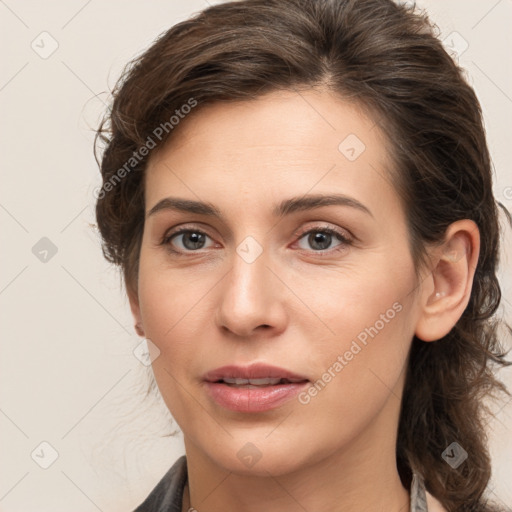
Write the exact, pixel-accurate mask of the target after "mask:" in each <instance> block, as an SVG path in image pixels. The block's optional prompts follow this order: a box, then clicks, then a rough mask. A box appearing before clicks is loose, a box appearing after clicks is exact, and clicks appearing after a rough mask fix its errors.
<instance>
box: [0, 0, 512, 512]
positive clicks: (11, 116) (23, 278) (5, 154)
mask: <svg viewBox="0 0 512 512" xmlns="http://www.w3.org/2000/svg"><path fill="white" fill-rule="evenodd" d="M207 4H208V2H206V1H204V0H188V1H184V0H165V1H163V0H155V1H153V2H143V1H142V0H139V1H135V0H132V1H124V2H119V1H116V2H114V1H108V2H107V1H98V0H89V1H87V0H73V1H64V0H54V1H51V2H40V1H36V0H25V1H21V0H5V1H4V0H0V34H1V46H0V47H1V48H2V58H3V64H2V67H1V71H0V105H1V121H2V123H1V130H2V138H1V139H2V145H1V158H2V160H1V162H2V164H1V170H2V187H1V189H0V220H1V226H2V229H1V243H2V249H3V251H2V252H3V257H2V265H1V275H0V308H1V312H2V317H1V318H2V324H1V328H2V347H1V351H2V352H1V360H0V385H1V387H0V432H1V445H0V447H1V455H0V457H1V460H2V468H1V471H0V510H1V511H3V512H17V511H23V512H27V511H35V510H37V511H38V512H46V511H48V512H49V511H51V512H69V511H70V510H73V511H75V512H88V511H96V510H100V511H112V512H116V511H119V512H120V511H127V510H132V509H133V508H134V507H135V506H136V505H137V504H138V503H139V502H140V501H141V500H142V499H143V498H144V497H145V496H146V495H147V493H148V492H149V491H150V490H151V489H152V488H153V486H154V485H155V483H156V482H157V481H158V480H159V479H160V477H161V476H162V475H163V474H164V472H165V471H166V470H167V469H168V467H169V466H170V464H171V463H172V462H173V461H174V460H175V459H176V457H177V456H178V455H180V454H182V453H183V445H182V439H181V437H180V434H179V432H178V434H177V435H176V436H174V437H163V434H166V433H168V432H170V431H172V429H173V428H177V427H175V426H174V427H173V426H171V427H169V426H168V425H169V423H170V421H169V418H168V416H167V415H166V411H165V409H164V408H163V406H162V404H161V403H159V402H158V399H154V398H149V399H145V398H144V390H145V385H146V382H147V378H148V368H146V367H145V366H144V365H143V364H141V363H140V362H139V360H138V359H136V357H135V356H134V355H133V350H134V349H135V348H136V347H137V345H138V343H139V338H138V337H137V336H136V335H135V334H134V332H133V326H132V319H131V317H130V314H129V308H128V305H127V301H126V300H125V298H124V295H123V292H122V290H121V288H120V286H119V283H120V281H119V277H118V275H117V273H116V271H115V270H114V269H112V268H109V266H108V265H107V264H106V263H105V262H104V260H103V259H102V255H101V250H100V246H99V241H98V237H97V234H96V232H95V230H94V228H93V227H92V224H93V223H94V215H93V204H94V200H93V189H94V188H95V187H96V186H97V185H98V184H99V175H98V170H97V167H96V163H95V161H94V158H93V153H92V141H93V135H94V132H93V128H94V126H96V125H97V122H98V119H99V114H100V113H101V112H102V111H103V109H104V108H105V103H107V102H108V100H109V96H108V91H109V89H110V88H111V87H112V86H113V85H114V82H115V80H116V79H117V77H118V76H119V73H120V71H121V69H122V67H123V66H124V64H125V63H126V62H128V60H129V59H131V58H132V57H133V56H135V55H136V54H138V53H140V52H141V51H142V50H144V49H145V48H146V47H147V46H148V45H149V44H150V43H151V42H152V41H153V40H154V38H155V37H156V36H157V35H158V34H160V33H161V32H162V31H164V30H166V29H167V28H169V27H170V26H171V25H173V24H174V23H176V22H178V21H181V20H183V19H185V18H186V17H188V16H189V15H190V14H191V13H193V12H195V11H197V10H200V9H202V8H204V7H206V6H207ZM419 5H420V6H422V7H425V8H426V9H427V10H428V12H429V13H431V16H432V18H433V19H434V20H435V21H436V22H437V24H438V26H439V27H440V29H441V32H442V38H445V37H447V36H449V38H448V39H447V41H448V44H451V45H452V46H455V47H456V48H458V49H459V51H462V50H465V51H463V53H461V54H460V56H459V61H460V63H461V64H462V65H463V66H464V67H465V69H467V73H468V77H469V80H470V82H471V83H472V84H473V86H474V87H475V89H476V91H477V94H478V96H479V98H480V100H481V102H482V105H483V109H484V115H485V122H486V127H487V130H488V137H489V145H490V149H491V152H492V155H493V159H494V163H495V167H496V172H497V180H496V183H495V194H496V196H497V197H498V198H499V199H500V200H501V201H502V202H503V203H504V204H505V205H506V206H507V208H509V209H512V172H511V169H512V165H511V164H512V152H511V144H510V143H511V140H510V133H511V130H510V127H511V125H512V123H511V121H512V72H511V69H512V66H511V62H510V48H511V47H512V36H511V29H512V24H511V22H512V0H499V1H498V0H471V1H468V0H448V1H447V0H424V1H422V2H420V3H419ZM44 31H46V32H48V33H49V34H50V35H49V36H48V35H44V34H43V35H41V33H42V32H44ZM454 31H455V32H457V34H455V35H453V34H452V33H453V32H454ZM450 34H451V36H450ZM54 41H55V42H54ZM466 43H467V45H468V46H467V49H465V46H466ZM52 44H53V45H55V44H58V48H57V49H56V51H55V52H54V53H53V54H52V55H50V56H48V55H46V54H44V52H49V51H50V50H51V49H52ZM31 45H32V46H31ZM43 57H46V58H43ZM507 236H508V241H507V244H508V249H507V251H508V252H507V254H508V256H507V254H505V252H504V255H503V267H502V270H501V276H502V284H503V290H504V294H505V300H504V308H502V309H501V313H500V314H508V317H509V319H510V314H511V311H512V306H511V302H512V300H511V299H512V278H511V273H512V272H511V268H510V267H511V265H510V259H511V258H510V254H511V253H512V251H511V250H510V249H511V241H510V240H511V236H510V229H508V231H507ZM43 237H46V238H48V239H49V240H50V241H51V243H52V244H53V245H54V246H55V248H56V249H57V252H56V254H54V255H52V252H51V248H50V249H49V246H48V241H43V242H39V241H40V239H41V238H43ZM38 242H39V244H43V245H41V246H36V249H35V250H34V252H35V253H36V254H34V252H33V247H34V246H35V245H36V244H37V243H38ZM45 244H46V245H45ZM45 250H49V252H48V253H44V251H45ZM41 258H43V259H44V258H46V259H47V261H46V262H45V261H41ZM507 266H508V268H507ZM507 344H508V346H510V340H508V342H507ZM503 375H504V376H505V373H504V374H503ZM506 378H507V380H508V382H509V385H510V383H511V381H512V378H511V372H510V371H508V373H507V374H506ZM494 410H495V411H496V415H495V419H493V420H492V421H491V423H490V425H489V432H490V436H491V441H492V444H491V446H492V454H493V459H494V470H495V476H494V479H493V482H492V484H491V486H490V488H491V490H492V492H493V493H494V495H495V496H496V498H497V499H500V500H501V501H502V502H503V503H506V504H508V505H510V504H512V490H511V488H510V482H511V481H512V462H511V461H512V402H508V403H506V402H505V401H504V402H502V403H500V404H497V405H496V406H495V407H494ZM42 442H46V443H49V445H50V446H49V445H47V444H43V445H41V443H42ZM465 448H466V449H467V451H468V452H469V456H471V447H465ZM53 450H55V452H54V451H53ZM55 457H57V458H56V460H55V461H54V462H53V463H52V464H51V465H50V466H49V467H48V468H47V469H43V468H42V467H41V465H48V464H50V463H51V462H52V458H55ZM507 484H508V485H507Z"/></svg>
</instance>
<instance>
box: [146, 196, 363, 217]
mask: <svg viewBox="0 0 512 512" xmlns="http://www.w3.org/2000/svg"><path fill="white" fill-rule="evenodd" d="M333 205H335V206H348V207H351V208H355V209H357V210H360V211H362V212H364V213H366V214H368V215H370V216H371V217H373V214H372V212H371V211H370V209H369V208H367V207H366V206H365V205H364V204H363V203H361V202H359V201H358V200H357V199H354V198H353V197H349V196H346V195H343V194H328V195H323V194H315V195H307V196H301V197H292V198H290V199H285V200H283V201H282V202H281V203H279V204H278V205H276V206H274V208H273V210H272V214H273V215H274V216H275V217H284V216H285V215H291V214H292V213H295V212H299V211H306V210H314V209H315V208H321V207H323V206H333ZM162 210H176V211H181V212H187V213H196V214H199V215H206V216H210V217H216V218H218V219H220V220H224V216H223V215H222V213H221V212H220V210H219V209H218V208H216V207H215V206H214V205H213V204H211V203H204V202H201V201H194V200H192V199H181V198H179V197H166V198H164V199H162V200H161V201H159V202H158V203H156V204H155V206H153V208H151V210H149V212H148V214H147V217H151V216H152V215H154V214H155V213H157V212H160V211H162Z"/></svg>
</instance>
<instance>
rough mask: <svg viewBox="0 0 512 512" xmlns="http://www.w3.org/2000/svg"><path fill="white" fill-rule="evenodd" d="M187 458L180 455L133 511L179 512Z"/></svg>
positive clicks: (185, 477) (185, 478) (185, 476)
mask: <svg viewBox="0 0 512 512" xmlns="http://www.w3.org/2000/svg"><path fill="white" fill-rule="evenodd" d="M186 483H187V459H186V457H185V455H183V456H181V457H180V458H179V459H178V460H177V461H176V462H175V463H174V464H173V465H172V467H171V468H170V469H169V471H167V473H166V474H165V475H164V476H163V477H162V479H161V480H160V481H159V482H158V484H157V485H156V486H155V488H154V489H153V490H152V491H151V492H150V493H149V495H148V497H147V498H146V499H145V500H144V502H143V503H141V504H140V505H139V506H138V507H137V508H136V509H135V510H134V512H181V507H182V500H183V489H184V487H185V484H186Z"/></svg>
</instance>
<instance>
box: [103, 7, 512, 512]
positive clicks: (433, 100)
mask: <svg viewBox="0 0 512 512" xmlns="http://www.w3.org/2000/svg"><path fill="white" fill-rule="evenodd" d="M98 137H99V138H100V139H101V140H102V141H103V142H104V143H105V146H106V147H105V151H104V154H103V156H102V160H101V172H102V175H103V186H102V189H101V190H100V191H99V193H98V203H97V220H98V225H99V228H100V231H101V234H102V236H103V240H104V252H105V255H106V257H107V258H108V259H109V260H110V261H112V262H114V263H116V264H118V265H120V266H121V268H122V270H123V274H124V278H125V283H126V287H127V293H128V296H129V300H130V305H131V309H132V313H133V316H134V319H135V328H136V331H137V333H138V334H139V335H141V336H144V337H146V338H147V339H149V340H150V342H148V345H149V347H150V352H151V359H152V361H153V362H152V366H153V372H154V375H155V379H156V383H157V384H158V387H159V390H160V392H161V394H162V397H163V399H164V401H165V403H166V404H167V406H168V408H169V410H170V412H171V413H172V416H173V417H174V418H175V420H176V421H177V423H178V424H179V426H180V428H181V430H182V431H183V435H184V441H185V449H186V457H182V458H181V459H179V460H178V461H177V462H176V463H175V464H174V465H173V466H172V467H171V469H170V470H169V472H168V473H167V474H166V475H165V476H164V477H163V479H162V480H161V482H160V483H159V484H158V485H157V486H156V487H155V489H154V490H153V491H152V492H151V494H150V495H149V496H148V498H147V500H145V502H144V503H143V504H141V505H140V506H139V507H138V508H137V511H150V510H151V511H161V512H163V511H186V510H197V511H199V512H217V511H228V510H244V511H253V510H258V511H259V510H265V511H267V512H268V511H270V512H272V511H274V510H276V511H277V510H279V511H295V510H306V511H318V510H323V511H333V512H334V511H340V510H343V511H345V512H347V511H350V512H352V511H362V510H364V511H376V510H379V511H380V510H386V511H397V512H398V511H404V510H414V511H426V510H428V511H429V512H432V511H441V510H445V511H454V510H457V511H458V510H461V511H462V510H464V511H465V510H468V511H469V510H472V511H473V510H494V509H493V508H492V506H491V504H489V503H488V502H487V499H486V497H485V494H484V491H485V488H486V485H487V483H488V480H489V477H490V459H489V455H488V451H487V447H486V442H485V430H484V425H485V421H486V418H485V416H484V408H483V404H482V398H483V397H484V396H485V395H486V394H492V393H493V392H498V391H500V390H502V391H505V389H504V386H503V385H502V384H501V383H500V382H499V381H498V380H497V379H496V378H495V376H494V373H493V370H494V366H495V365H498V366H499V365H506V364H509V363H507V362H506V361H505V360H504V359H503V354H502V348H501V347H500V344H499V340H498V337H497V334H496V326H497V321H496V320H495V319H494V318H493V313H494V312H495V310H496V308H497V307H498V305H499V301H500V288H499V285H498V282H497V278H496V267H497V259H498V251H499V226H498V210H497V203H496V201H495V199H494V198H493V195H492V181H491V170H490V157H489V153H488V149H487V146H486V140H485V134H484V130H483V127H482V119H481V111H480V106H479V103H478V100H477V98H476V96H475V94H474V92H473V90H472V89H471V88H470V87H469V85H468V84H467V83H466V82H465V81H464V79H463V77H462V74H461V70H460V69H459V68H458V67H457V65H456V64H455V63H454V62H453V61H452V59H451V58H450V56H449V55H448V54H447V53H446V52H445V51H444V49H443V47H442V45H441V43H440V42H439V41H438V40H437V39H436V37H435V35H434V33H433V29H432V27H431V25H430V24H429V22H428V20H427V19H426V17H424V16H421V15H419V14H415V13H414V12H412V10H411V9H410V8H407V7H406V6H398V5H396V4H394V3H393V2H392V1H388V0H318V1H311V0H284V1H283V0H243V1H239V2H233V3H228V4H221V5H217V6H214V7H210V8H208V9H206V10H205V11H203V12H202V13H199V14H198V15H197V16H195V17H194V18H192V19H190V20H188V21H184V22H182V23H179V24H178V25H176V26H174V27H173V28H171V29H170V30H169V31H168V32H167V33H166V34H164V35H163V36H162V37H160V38H159V40H158V41H156V42H155V43H154V44H153V45H152V46H151V47H150V48H149V49H148V50H147V51H146V52H145V53H144V54H143V55H142V56H140V57H139V58H138V59H136V60H135V61H134V62H133V63H132V65H131V66H130V67H128V68H127V70H126V72H125V74H124V76H123V77H122V79H121V80H120V82H119V84H118V86H117V87H116V89H115V91H114V102H113V106H112V110H111V111H110V112H109V113H108V114H107V116H106V118H105V119H104V121H103V123H102V126H101V127H100V129H99V130H98Z"/></svg>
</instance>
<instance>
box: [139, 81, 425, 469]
mask: <svg viewBox="0 0 512 512" xmlns="http://www.w3.org/2000/svg"><path fill="white" fill-rule="evenodd" d="M175 130H177V131H176V133H175V134H174V135H173V139H172V141H171V142H170V144H168V145H167V146H166V147H165V148H163V150H162V151H160V152H159V153H157V154H155V155H154V158H152V159H151V160H150V163H149V166H148V169H147V175H146V182H145V186H146V188H145V201H146V221H145V227H144V237H143V241H142V248H141V255H140V269H139V281H138V293H139V295H138V299H133V298H132V300H131V302H132V307H133V311H134V314H135V316H136V317H137V318H138V319H139V320H140V322H141V324H142V326H143V329H144V332H145V336H146V337H147V338H148V339H150V340H151V341H152V342H153V343H154V345H156V347H158V350H159V355H158V357H156V359H155V360H154V362H153V370H154V374H155V378H156V381H157V383H158V386H159V389H160V391H161V393H162V396H163V398H164V400H165V402H166V404H167V406H168V407H169V409H170V411H171V413H172V415H173V417H174V418H175V419H176V421H177V423H178V424H179V426H180V428H181V429H182V431H183V433H184V436H185V443H186V447H187V453H195V454H196V455H197V456H199V457H203V458H205V459H208V460H209V461H210V462H213V463H215V464H217V465H218V466H220V467H222V468H225V469H227V470H230V471H235V472H247V473H248V472H251V473H253V474H266V472H267V471H269V472H270V473H271V474H272V475H278V474H283V473H286V472H291V471H294V470H296V469H299V468H301V467H303V466H304V465H305V464H312V463H315V462H319V461H321V460H323V459H325V458H327V457H330V456H332V454H334V453H343V454H345V455H346V456H347V457H350V456H351V455H353V457H354V460H357V457H360V455H361V450H364V451H365V453H367V452H372V450H373V449H374V448H375V447H376V449H386V448H384V447H389V446H393V447H394V442H395V436H396V427H397V423H398V414H399V407H400V399H401V392H402V386H403V382H404V374H405V367H406V360H407V354H408V349H409V346H410V343H411V339H412V337H413V335H414V332H415V324H416V322H417V319H418V316H419V300H418V297H419V294H418V283H417V282H416V279H415V273H414V267H413V262H412V259H411V254H410V252H409V249H408V233H407V229H406V219H405V214H404V211H403V209H402V207H401V204H400V202H399V198H398V196H397V193H396V191H395V189H394V188H393V185H392V183H391V179H390V175H389V171H388V169H389V166H390V160H389V158H388V149H389V148H388V146H387V143H386V140H385V139H384V137H383V136H382V133H381V131H380V129H379V127H378V126H376V125H375V124H374V123H373V122H372V121H371V120H370V119H368V118H366V117H364V116H363V114H362V113H361V111H359V110H358V109H357V108H356V107H354V106H351V105H350V104H348V103H346V102H344V101H343V100H341V99H339V98H338V97H337V96H334V95H332V94H330V93H328V92H325V91H324V92H318V91H317V92H315V91H312V90H310V91H305V92H301V93H300V94H299V93H295V92H280V93H272V94H268V95H266V96H263V97H261V98H259V99H256V100H253V101H246V102H237V103H231V104H215V105H210V106H208V107H205V108H204V109H203V110H201V111H197V112H195V113H194V115H190V117H189V118H185V119H184V120H183V121H181V125H180V126H178V127H176V128H175ZM334 196H336V197H337V199H336V200H334ZM322 197H324V198H325V197H330V198H331V199H329V200H325V199H324V204H323V205H321V206H318V204H317V201H318V203H320V202H321V198H322ZM177 200H179V201H181V203H176V201H177ZM185 201H186V202H185ZM199 203H201V204H204V205H205V206H201V205H200V204H199ZM315 204H316V205H317V206H316V207H313V206H314V205H315ZM177 206H181V208H178V207H177ZM192 206H193V208H192ZM189 207H190V208H189ZM213 212H215V213H216V214H213ZM179 229H181V230H184V229H185V230H186V231H185V232H184V233H178V234H176V233H177V230H179ZM326 230H328V231H326ZM154 352H155V354H156V353H157V352H158V351H156V350H155V351H154ZM269 366H272V368H269ZM226 367H229V368H226ZM224 379H225V380H224ZM235 379H241V380H235ZM248 379H250V381H249V380H248ZM254 379H258V380H254ZM269 379H270V380H269ZM279 379H286V380H281V381H279ZM379 447H380V448H379ZM359 460H360V459H359Z"/></svg>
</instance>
